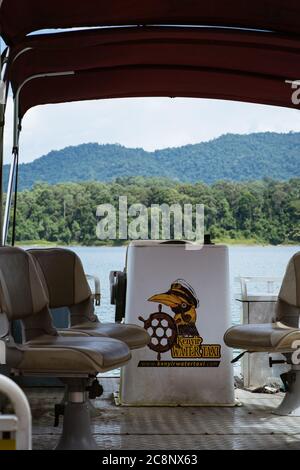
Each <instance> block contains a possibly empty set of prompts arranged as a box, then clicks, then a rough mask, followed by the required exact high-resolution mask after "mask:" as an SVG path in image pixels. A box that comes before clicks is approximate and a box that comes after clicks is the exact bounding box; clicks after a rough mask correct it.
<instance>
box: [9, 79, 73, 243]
mask: <svg viewBox="0 0 300 470" xmlns="http://www.w3.org/2000/svg"><path fill="white" fill-rule="evenodd" d="M69 75H75V72H73V71H69V72H57V73H55V72H54V73H42V74H37V75H32V76H31V77H28V78H27V79H26V80H24V82H23V83H22V84H21V85H20V86H19V88H18V90H17V91H16V94H15V97H14V128H13V151H12V154H13V160H12V163H11V167H10V173H9V180H8V187H7V194H6V204H5V212H4V220H3V231H2V234H3V235H2V245H6V243H7V235H8V229H9V219H10V209H11V202H12V194H13V186H14V181H15V176H16V169H17V165H18V162H19V139H20V132H21V124H22V120H21V119H20V112H19V111H20V109H19V106H20V93H21V91H22V89H23V87H24V86H25V85H26V84H27V83H29V82H30V81H32V80H36V79H38V78H49V77H61V76H69Z"/></svg>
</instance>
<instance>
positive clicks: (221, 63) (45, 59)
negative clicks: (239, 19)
mask: <svg viewBox="0 0 300 470" xmlns="http://www.w3.org/2000/svg"><path fill="white" fill-rule="evenodd" d="M21 51H23V53H20V52H21ZM11 52H12V54H11V61H10V65H9V67H8V71H9V78H10V79H11V83H12V87H13V90H14V92H16V90H17V89H18V87H19V86H20V85H21V84H22V83H23V82H24V81H25V80H26V79H27V78H28V77H30V76H32V75H36V74H40V73H52V72H68V71H74V72H75V73H74V75H70V76H59V77H49V78H37V79H35V80H31V81H29V82H28V83H26V84H25V85H24V86H23V88H22V91H21V93H20V117H22V116H23V115H24V114H25V112H26V111H27V110H28V109H30V108H31V107H33V106H36V105H39V104H47V103H59V102H66V101H77V100H87V99H99V98H116V97H119V98H121V97H137V96H171V97H175V96H181V97H202V98H217V99H228V100H237V101H246V102H253V103H263V104H271V105H278V106H286V107H295V105H293V103H292V101H291V94H292V91H291V86H290V85H288V84H287V83H285V81H286V80H296V79H297V78H300V61H299V57H300V41H298V40H296V39H291V38H287V37H284V36H277V35H273V34H270V33H259V32H246V31H235V30H230V31H225V30H220V29H218V30H215V29H210V30H209V29H201V28H200V29H199V28H173V27H172V28H162V27H161V28H159V27H149V28H116V29H106V30H104V29H100V30H99V29H98V30H93V31H77V32H72V33H64V34H57V35H49V36H41V37H39V36H31V37H29V38H27V39H26V40H25V41H24V42H23V43H21V44H19V45H18V46H16V47H15V48H12V51H11Z"/></svg>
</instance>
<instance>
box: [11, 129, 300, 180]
mask: <svg viewBox="0 0 300 470" xmlns="http://www.w3.org/2000/svg"><path fill="white" fill-rule="evenodd" d="M128 176H144V177H167V178H170V179H172V180H175V181H180V182H192V183H195V182H197V181H203V182H205V183H208V184H211V183H213V182H215V181H218V180H231V181H250V180H259V179H263V178H265V177H269V178H273V179H277V180H287V179H290V178H294V177H299V176H300V133H288V134H276V133H258V134H250V135H234V134H228V135H224V136H222V137H220V138H218V139H215V140H212V141H210V142H203V143H200V144H196V145H186V146H184V147H179V148H168V149H164V150H157V151H155V152H146V151H144V150H143V149H139V148H138V149H129V148H126V147H123V146H121V145H99V144H92V143H91V144H83V145H79V146H77V147H67V148H65V149H63V150H59V151H53V152H50V153H49V154H48V155H46V156H43V157H41V158H39V159H37V160H35V161H33V162H32V163H28V164H22V165H20V172H19V182H20V185H19V187H20V189H24V188H30V187H32V186H33V185H34V184H35V183H37V182H46V183H49V184H56V183H60V182H71V181H72V182H81V181H111V180H114V179H115V178H118V177H128ZM4 178H5V184H7V178H8V167H7V166H6V167H5V171H4Z"/></svg>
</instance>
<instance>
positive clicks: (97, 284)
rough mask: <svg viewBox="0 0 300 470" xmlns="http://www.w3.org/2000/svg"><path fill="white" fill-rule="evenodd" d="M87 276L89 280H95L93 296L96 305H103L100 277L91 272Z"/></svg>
mask: <svg viewBox="0 0 300 470" xmlns="http://www.w3.org/2000/svg"><path fill="white" fill-rule="evenodd" d="M86 278H87V280H88V281H94V291H93V292H92V296H93V299H94V301H95V304H96V306H97V307H98V306H99V305H101V285H100V279H99V277H97V276H93V275H91V274H86Z"/></svg>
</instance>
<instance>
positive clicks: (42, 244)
mask: <svg viewBox="0 0 300 470" xmlns="http://www.w3.org/2000/svg"><path fill="white" fill-rule="evenodd" d="M128 244H129V243H128V242H126V243H119V244H115V243H96V244H92V245H83V244H80V243H76V242H70V243H69V244H64V243H55V242H48V241H45V240H28V241H18V242H16V246H20V247H29V246H30V247H37V248H51V247H63V248H68V247H78V248H124V247H126V246H128ZM214 244H216V245H228V246H230V247H231V246H232V247H263V248H274V247H293V246H300V243H296V242H293V243H292V242H291V243H281V244H278V245H272V244H269V243H263V242H260V241H254V240H241V239H239V240H231V239H217V240H214Z"/></svg>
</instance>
